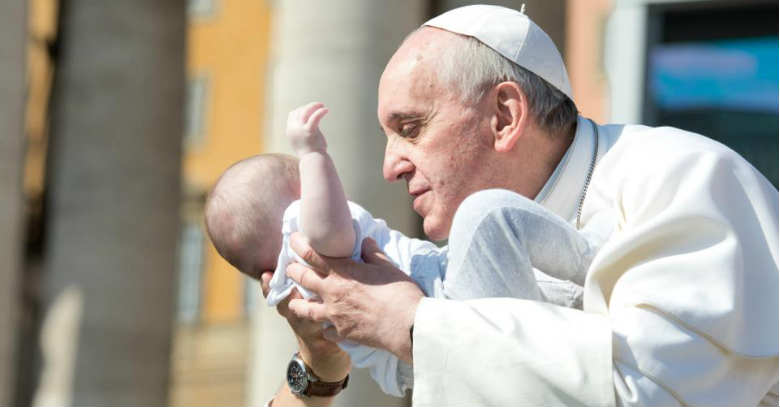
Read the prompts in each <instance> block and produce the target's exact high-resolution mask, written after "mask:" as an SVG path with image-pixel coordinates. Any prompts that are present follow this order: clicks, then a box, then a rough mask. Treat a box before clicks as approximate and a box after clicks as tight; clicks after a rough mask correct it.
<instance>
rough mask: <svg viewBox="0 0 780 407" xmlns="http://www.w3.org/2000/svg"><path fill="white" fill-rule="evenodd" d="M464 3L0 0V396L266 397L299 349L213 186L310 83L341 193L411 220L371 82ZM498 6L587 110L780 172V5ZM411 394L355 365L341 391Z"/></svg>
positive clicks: (358, 398) (266, 137)
mask: <svg viewBox="0 0 780 407" xmlns="http://www.w3.org/2000/svg"><path fill="white" fill-rule="evenodd" d="M470 3H472V2H469V1H456V0H393V1H390V0H328V1H326V0H308V1H307V0H276V1H271V0H186V1H185V0H165V1H159V0H122V1H119V0H116V1H99V0H4V1H2V2H0V405H9V404H23V405H30V404H33V405H63V406H64V405H74V404H77V405H86V404H108V403H110V404H173V405H205V404H212V405H213V404H252V405H262V404H264V403H265V402H266V401H267V400H268V399H269V397H271V395H272V394H273V393H274V392H275V391H276V389H277V388H278V387H279V385H280V384H281V382H282V378H283V376H284V369H285V366H286V363H287V361H288V360H289V358H290V356H291V355H292V353H293V351H294V350H295V347H296V346H295V343H294V340H293V337H292V336H291V334H290V332H289V329H288V328H287V325H286V323H285V322H284V321H283V320H282V319H281V318H280V317H279V316H278V315H277V314H276V312H275V310H273V309H269V308H268V307H266V306H265V304H264V303H263V300H262V298H261V297H260V292H259V287H258V285H257V283H256V282H253V281H251V280H249V279H247V278H245V277H243V276H242V275H241V274H239V273H238V272H237V271H236V270H234V269H232V268H231V267H230V266H229V265H228V264H227V263H226V262H225V261H223V260H222V259H221V258H220V257H219V256H218V255H217V253H216V251H215V250H214V248H213V246H212V245H211V243H210V242H209V240H208V238H207V237H206V236H205V233H204V227H203V216H202V211H203V205H204V200H205V197H206V195H207V193H208V191H209V189H210V188H211V187H212V185H213V184H214V182H215V181H216V179H217V177H218V176H219V175H220V173H221V172H222V171H223V170H224V169H225V168H227V167H228V166H229V165H230V164H231V163H233V162H235V161H237V160H239V159H242V158H245V157H247V156H250V155H253V154H257V153H261V152H272V151H289V148H288V146H287V143H286V141H285V140H284V138H283V126H284V121H285V118H286V114H287V112H288V111H289V110H290V109H292V108H293V107H295V106H297V105H300V104H303V103H306V102H308V101H312V100H318V101H322V102H324V103H325V104H327V105H328V106H329V107H330V110H331V113H330V114H329V115H328V117H327V118H325V119H324V121H323V126H322V127H323V130H324V132H325V134H326V135H327V137H328V141H329V145H330V152H331V154H332V155H333V157H334V160H335V161H336V164H337V167H338V170H339V172H340V174H341V177H342V179H343V181H344V184H345V188H346V190H347V194H348V195H349V197H350V199H352V200H355V201H357V202H360V203H361V204H363V205H364V206H366V207H367V208H368V209H369V210H371V211H372V212H373V213H374V214H375V215H376V216H378V217H381V218H384V219H386V220H388V223H389V224H390V225H391V226H393V227H395V228H397V229H399V230H401V231H403V232H406V233H407V234H411V235H420V220H419V219H418V218H417V217H416V215H414V213H413V212H412V211H411V209H410V202H409V200H408V198H407V194H406V192H405V190H404V189H403V186H401V185H393V186H389V185H387V184H386V183H385V182H384V181H383V180H382V178H381V157H382V152H383V148H384V140H383V137H382V136H381V134H380V133H379V131H378V128H377V120H376V113H375V112H376V85H377V83H378V79H379V76H380V74H381V72H382V70H383V68H384V65H385V63H386V62H387V60H388V58H389V57H390V55H391V54H392V53H393V51H394V50H395V48H396V47H397V46H398V45H399V43H400V42H401V40H402V39H403V38H404V36H405V35H406V34H407V33H408V32H410V31H411V30H413V29H414V28H416V27H417V26H419V25H420V24H421V23H422V22H423V21H425V20H426V19H428V18H430V17H432V16H434V15H437V14H439V13H441V12H444V11H446V10H449V9H451V8H454V7H458V6H461V5H465V4H470ZM489 3H492V4H501V5H505V6H509V7H513V8H516V9H519V8H520V6H521V4H522V3H525V4H526V13H527V14H528V15H529V16H530V17H531V18H532V19H533V20H534V21H535V22H536V23H537V24H539V25H540V26H541V27H542V28H543V29H544V30H546V31H547V33H549V35H550V36H551V37H552V39H553V40H554V41H555V43H556V44H557V45H558V47H559V49H560V50H561V53H562V55H563V56H564V59H565V61H566V63H567V66H568V70H569V74H570V76H571V81H572V85H573V89H574V95H575V99H576V100H575V102H576V103H577V105H578V107H579V109H580V111H581V112H582V114H584V115H586V116H589V117H591V118H593V119H595V120H596V121H598V122H601V123H606V122H626V123H644V124H648V125H671V126H676V127H681V128H684V129H687V130H692V131H696V132H700V133H702V134H705V135H707V136H709V137H712V138H714V139H716V140H718V141H721V142H723V143H725V144H727V145H728V146H730V147H731V148H733V149H735V150H736V151H738V152H740V153H741V154H743V155H744V156H745V157H746V158H747V159H748V160H749V161H751V162H752V163H753V165H755V166H756V167H757V168H758V169H759V170H760V171H761V172H763V173H764V174H765V175H766V176H767V178H769V179H770V180H771V182H772V183H773V184H774V185H775V186H777V176H778V4H777V2H774V1H759V0H755V1H752V0H751V1H749V0H732V1H720V0H699V1H675V0H525V1H493V2H489ZM258 193H262V191H258ZM408 402H409V399H408V398H407V399H395V398H392V397H388V396H384V395H382V394H381V393H380V391H379V390H378V388H377V387H376V386H375V385H374V384H373V383H372V382H371V381H370V379H369V378H368V377H367V375H366V374H365V372H360V371H356V372H353V377H352V379H351V381H350V387H349V388H348V389H347V391H346V394H345V395H344V396H343V397H341V398H340V403H341V404H359V405H371V404H374V405H406V404H408Z"/></svg>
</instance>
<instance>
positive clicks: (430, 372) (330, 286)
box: [262, 6, 778, 405]
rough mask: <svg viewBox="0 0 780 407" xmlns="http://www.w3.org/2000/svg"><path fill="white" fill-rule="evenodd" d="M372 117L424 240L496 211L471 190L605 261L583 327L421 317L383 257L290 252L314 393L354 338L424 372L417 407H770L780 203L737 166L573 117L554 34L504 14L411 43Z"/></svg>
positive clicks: (703, 144)
mask: <svg viewBox="0 0 780 407" xmlns="http://www.w3.org/2000/svg"><path fill="white" fill-rule="evenodd" d="M378 115H379V121H380V124H381V127H382V129H383V130H384V132H385V134H386V136H387V149H386V152H385V162H384V175H385V178H386V179H387V180H388V181H390V182H393V181H406V183H407V185H408V189H409V193H410V194H411V195H412V196H414V204H413V205H414V210H415V211H416V212H418V213H419V214H420V215H422V216H423V218H424V230H425V233H426V234H427V235H428V236H429V237H431V238H432V239H443V238H446V237H447V236H448V234H449V233H450V230H451V226H452V221H453V217H454V215H455V213H456V210H458V207H459V206H460V205H461V203H463V202H464V201H466V202H478V203H479V204H480V205H483V206H484V208H485V210H486V211H488V210H490V208H491V205H493V203H492V202H491V201H490V199H480V198H481V197H482V195H480V194H483V193H481V192H479V191H482V190H484V189H487V188H502V189H505V190H507V192H506V193H507V194H513V193H517V194H521V195H524V196H526V197H530V198H534V199H535V201H536V202H537V203H538V204H539V205H541V206H543V207H544V208H546V209H547V210H549V211H552V212H554V213H556V214H558V215H559V216H561V217H563V218H564V219H567V220H569V221H570V222H571V223H572V224H573V225H575V226H576V227H577V228H578V229H580V230H582V231H583V232H584V233H589V234H591V235H592V236H595V238H597V239H601V241H602V242H603V247H602V249H601V251H600V252H599V254H598V255H597V256H596V258H595V259H594V260H593V262H592V264H591V266H590V268H589V269H588V272H587V278H586V280H585V285H584V303H583V308H582V310H578V309H573V308H564V307H559V306H556V305H552V304H547V303H541V302H537V301H530V300H523V299H510V298H485V299H477V300H468V301H454V300H446V299H431V298H423V296H422V293H421V291H420V290H419V288H417V287H416V286H415V285H414V284H413V283H411V282H409V281H408V280H407V279H405V278H404V276H403V274H402V273H401V272H400V271H398V270H396V269H395V268H394V267H393V266H392V264H390V263H389V262H387V261H386V260H385V258H384V257H383V255H382V253H381V252H379V251H378V250H377V249H376V247H375V245H373V244H372V242H371V241H366V242H364V245H363V258H364V260H365V263H356V262H353V261H350V260H344V259H329V258H325V257H323V256H319V255H317V254H316V253H314V252H313V251H312V250H311V249H310V248H309V247H308V246H307V245H306V243H305V242H304V241H303V239H300V238H299V237H296V236H294V237H293V239H292V246H293V248H294V249H295V250H296V251H297V252H298V253H299V254H300V255H301V256H302V258H304V259H305V260H306V261H307V262H308V263H309V264H310V266H309V267H305V266H303V265H300V264H294V265H292V266H290V267H289V268H288V275H289V276H290V277H292V278H293V279H294V280H296V281H297V282H299V283H300V284H301V285H302V286H304V287H306V288H309V289H311V290H312V291H314V292H317V293H318V294H319V295H320V297H321V298H322V301H321V302H314V301H306V300H302V299H300V298H299V297H298V298H296V299H293V300H291V301H289V302H286V303H283V304H281V306H280V309H279V311H280V313H282V315H284V316H286V317H287V318H288V320H289V321H290V324H291V326H292V327H293V330H294V331H295V332H296V334H297V336H298V338H299V343H300V345H301V356H302V363H303V364H305V365H306V369H307V370H308V373H307V374H305V375H304V376H305V377H304V378H303V379H302V380H303V381H304V382H306V381H311V382H313V381H314V380H317V379H318V380H320V383H323V382H324V383H342V380H343V379H344V377H345V376H346V375H347V373H348V371H349V360H348V358H347V357H346V356H345V355H344V354H343V353H342V352H340V351H339V350H338V348H337V347H336V346H334V345H333V344H332V343H331V342H328V340H331V341H338V340H342V339H349V340H353V341H356V342H359V343H363V344H367V345H372V346H376V347H379V348H383V349H387V350H389V351H390V352H392V353H394V354H396V355H397V356H398V357H400V358H401V359H403V360H405V361H407V362H410V363H412V364H413V375H414V398H413V404H415V405H447V404H463V405H501V404H513V405H516V404H529V405H561V404H595V405H615V404H624V405H647V404H654V405H678V404H679V405H685V404H704V405H715V404H722V405H735V404H738V405H756V404H759V403H760V402H767V401H769V402H773V403H774V404H776V403H777V398H776V397H777V385H776V384H777V378H778V312H777V310H778V266H777V251H778V217H777V213H778V195H777V190H775V189H774V188H773V187H772V186H771V185H770V184H769V183H768V181H767V180H766V179H765V178H764V177H762V176H761V175H760V174H759V173H758V172H757V171H756V170H755V169H754V168H753V167H752V166H750V165H749V164H748V163H747V162H746V161H745V160H744V159H742V158H741V157H739V156H738V155H737V154H736V153H734V152H733V151H731V150H729V149H727V148H726V147H724V146H722V145H719V144H717V143H715V142H713V141H711V140H709V139H706V138H704V137H702V136H698V135H695V134H691V133H687V132H684V131H681V130H677V129H672V128H650V127H644V126H629V125H626V126H623V125H608V126H598V125H596V124H595V123H593V122H592V121H590V120H588V119H586V118H583V117H578V116H577V114H576V108H575V107H574V104H573V102H572V100H571V90H570V87H569V83H568V79H567V76H566V71H565V68H564V67H563V63H562V61H561V58H560V55H559V54H558V52H557V50H556V49H555V47H554V45H553V44H552V42H551V41H550V39H549V38H548V37H547V35H546V34H545V33H544V32H543V31H541V30H540V29H539V28H538V27H537V26H536V25H535V24H534V23H533V22H531V21H530V20H529V19H528V18H527V17H526V16H525V15H524V14H522V13H519V12H516V11H513V10H509V9H505V8H501V7H494V6H469V7H464V8H460V9H456V10H453V11H450V12H448V13H445V14H443V15H441V16H439V17H436V18H434V19H432V20H431V21H429V22H427V23H426V24H425V25H424V26H423V27H421V28H420V29H418V30H417V31H415V32H414V33H412V34H411V35H410V36H409V37H408V38H407V39H406V40H405V41H404V43H403V44H402V45H401V47H400V48H399V49H398V51H397V52H396V53H395V54H394V55H393V57H392V59H391V60H390V62H389V63H388V65H387V67H386V69H385V71H384V73H383V74H382V78H381V80H380V83H379V106H378ZM475 193H476V195H473V194H475ZM470 195H473V196H474V197H475V199H469V200H466V198H467V197H469V196H470ZM483 243H484V244H486V245H489V242H483ZM554 243H555V242H551V244H554ZM269 278H270V274H268V273H266V274H264V275H263V277H262V279H263V281H264V283H266V284H264V287H267V281H268V279H269ZM322 321H329V322H330V323H332V326H331V327H330V328H328V329H326V330H325V331H324V332H323V331H321V330H320V326H321V322H322ZM281 374H282V372H280V375H281ZM315 377H316V378H317V379H315ZM288 380H301V375H297V377H296V378H292V379H290V378H288ZM299 384H300V383H296V385H299ZM337 391H338V389H336V387H335V386H332V388H331V389H330V390H328V389H327V388H325V389H324V390H322V391H321V392H319V393H317V394H319V395H320V396H321V397H310V398H307V397H298V396H295V395H294V394H293V393H292V392H291V391H290V388H289V387H288V386H284V387H283V388H282V389H281V390H280V391H279V393H278V394H277V396H276V397H275V398H274V400H273V404H278V405H293V404H299V405H302V404H327V403H330V402H331V401H332V400H333V397H332V396H333V394H335V393H336V392H337ZM772 397H774V400H772V399H771V398H772Z"/></svg>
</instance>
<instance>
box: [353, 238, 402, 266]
mask: <svg viewBox="0 0 780 407" xmlns="http://www.w3.org/2000/svg"><path fill="white" fill-rule="evenodd" d="M361 252H362V255H361V256H362V257H363V261H364V262H366V263H367V264H385V263H389V264H391V265H393V266H394V267H395V265H394V264H393V262H392V261H390V259H389V258H388V257H387V255H386V254H385V253H384V252H383V251H382V249H380V248H379V246H377V244H376V241H374V239H372V238H370V237H367V238H365V239H363V246H362V248H361Z"/></svg>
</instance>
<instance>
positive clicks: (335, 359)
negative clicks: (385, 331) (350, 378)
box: [260, 270, 351, 382]
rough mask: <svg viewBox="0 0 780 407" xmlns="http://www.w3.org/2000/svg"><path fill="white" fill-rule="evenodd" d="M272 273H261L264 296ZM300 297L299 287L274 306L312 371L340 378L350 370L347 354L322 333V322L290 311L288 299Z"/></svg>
mask: <svg viewBox="0 0 780 407" xmlns="http://www.w3.org/2000/svg"><path fill="white" fill-rule="evenodd" d="M271 277H273V270H271V271H265V272H263V274H262V275H261V276H260V285H261V286H262V289H263V296H265V297H267V296H268V292H269V291H270V289H271V288H270V286H269V282H270V281H271ZM301 298H302V297H301V295H300V293H298V290H293V291H292V293H290V295H289V296H288V297H287V298H285V299H284V300H282V302H280V303H279V304H278V305H277V306H276V309H277V311H278V312H279V314H280V315H281V316H283V317H284V318H285V319H287V322H288V323H289V324H290V327H291V328H292V330H293V333H294V334H295V337H296V339H297V340H298V349H299V350H300V352H301V358H302V359H303V361H304V362H306V364H307V365H309V367H311V369H312V370H313V371H314V374H316V375H317V376H318V377H319V378H320V379H322V380H324V381H328V382H335V381H339V380H341V379H343V378H344V377H346V376H347V374H348V373H349V369H350V367H351V364H350V360H349V355H347V353H346V352H344V351H343V350H341V348H339V347H338V345H336V344H335V343H333V342H331V341H329V340H327V339H325V338H324V337H323V329H322V323H318V322H312V321H309V320H307V319H304V318H299V317H297V316H296V315H294V314H293V313H291V312H290V309H289V307H288V304H289V303H290V300H292V299H301Z"/></svg>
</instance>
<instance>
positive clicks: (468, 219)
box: [443, 189, 595, 306]
mask: <svg viewBox="0 0 780 407" xmlns="http://www.w3.org/2000/svg"><path fill="white" fill-rule="evenodd" d="M449 244H450V245H449V258H448V266H447V273H446V276H445V279H444V284H443V287H444V289H443V291H444V295H445V297H448V298H457V299H467V298H479V297H515V298H525V299H534V300H553V301H552V302H555V303H559V304H561V305H569V306H571V305H575V304H574V303H571V304H570V303H567V301H568V300H567V299H559V298H558V297H560V296H561V295H562V293H564V292H561V293H552V294H553V295H552V296H553V297H555V299H553V298H548V297H550V296H549V295H545V294H546V293H545V291H546V290H545V286H546V285H549V286H550V287H555V288H558V289H561V288H562V289H563V291H565V293H568V292H574V291H577V290H580V289H579V288H578V287H576V286H574V284H571V283H568V282H566V281H560V280H568V281H572V282H574V283H576V284H577V285H579V286H581V285H583V283H584V281H585V273H586V271H587V268H588V266H589V265H590V261H591V260H592V258H593V254H594V253H595V250H594V249H593V248H592V245H591V244H590V243H589V242H588V240H587V239H585V237H584V236H583V235H582V234H581V233H579V232H578V231H577V230H576V229H574V227H572V226H571V225H570V224H569V223H567V222H566V221H565V220H563V219H562V218H560V217H558V216H557V215H555V214H553V213H552V212H550V211H548V210H546V209H545V208H543V207H542V206H541V205H539V204H537V203H535V202H533V201H531V200H529V199H527V198H524V197H522V196H521V195H519V194H516V193H514V192H511V191H506V190H498V189H493V190H485V191H480V192H477V193H475V194H472V195H471V196H469V197H468V198H466V199H465V200H464V201H463V203H462V204H461V205H460V207H459V208H458V211H457V212H456V214H455V218H454V219H453V224H452V228H451V230H450V241H449ZM534 268H536V269H539V270H541V271H543V272H545V273H547V274H548V275H549V276H551V277H553V278H549V277H546V276H544V275H543V274H542V273H539V272H535V271H534ZM539 277H543V278H539ZM537 280H541V281H539V283H543V285H541V286H540V285H539V284H537ZM550 284H551V285H550ZM540 287H541V290H540ZM580 291H581V290H580ZM565 293H564V294H565ZM575 294H576V293H575ZM556 299H557V300H556Z"/></svg>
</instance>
